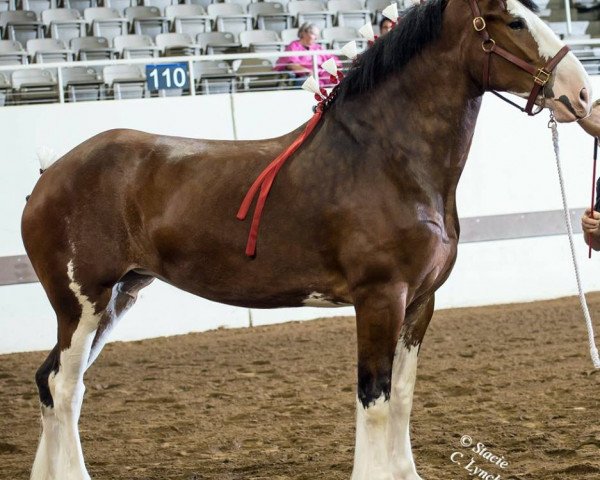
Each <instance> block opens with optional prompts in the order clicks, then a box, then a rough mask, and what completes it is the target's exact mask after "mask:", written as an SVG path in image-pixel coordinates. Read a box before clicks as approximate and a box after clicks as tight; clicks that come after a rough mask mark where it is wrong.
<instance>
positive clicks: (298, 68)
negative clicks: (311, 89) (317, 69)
mask: <svg viewBox="0 0 600 480" xmlns="http://www.w3.org/2000/svg"><path fill="white" fill-rule="evenodd" d="M296 45H297V42H292V43H290V44H289V45H288V46H287V47H285V51H286V52H295V51H297V47H296ZM298 59H299V57H279V59H278V60H277V64H276V65H275V70H278V71H282V70H289V71H292V72H296V73H310V70H309V69H307V68H305V67H303V66H302V65H300V64H299V63H298Z"/></svg>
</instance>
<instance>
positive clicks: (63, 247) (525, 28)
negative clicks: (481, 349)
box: [22, 0, 591, 480]
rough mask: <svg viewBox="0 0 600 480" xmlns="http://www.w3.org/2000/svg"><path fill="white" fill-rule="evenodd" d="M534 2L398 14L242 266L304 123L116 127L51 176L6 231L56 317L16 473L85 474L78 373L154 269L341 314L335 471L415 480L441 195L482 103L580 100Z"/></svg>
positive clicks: (581, 78)
mask: <svg viewBox="0 0 600 480" xmlns="http://www.w3.org/2000/svg"><path fill="white" fill-rule="evenodd" d="M534 10H535V7H534V5H533V4H532V3H531V0H521V1H519V0H506V1H501V0H479V1H477V0H430V1H428V2H426V3H424V4H422V5H418V6H415V7H413V8H412V9H410V10H409V11H408V12H407V13H406V14H405V15H404V16H403V19H402V21H401V23H400V24H399V25H398V26H397V27H396V28H395V29H394V30H393V31H392V32H391V33H389V34H387V35H385V36H383V37H381V38H379V39H378V40H377V41H376V42H375V43H374V45H373V46H372V47H371V48H369V49H368V50H367V51H366V52H365V53H363V54H362V55H361V56H359V58H358V59H357V60H356V62H355V64H354V66H353V67H352V69H351V71H350V72H349V73H348V74H347V76H346V78H345V79H344V80H343V81H342V82H341V83H340V85H339V86H338V89H337V91H336V96H335V98H334V99H333V100H332V101H331V102H330V103H329V104H328V105H327V107H326V110H325V112H324V114H323V117H322V120H321V121H320V122H319V124H318V125H317V127H316V128H315V130H314V131H313V133H312V134H311V135H310V136H309V138H308V139H307V140H306V141H305V142H304V144H303V145H302V146H301V147H300V148H299V149H298V150H297V151H296V152H295V154H294V155H293V156H292V158H290V159H289V161H288V162H287V163H286V164H285V165H284V167H283V168H282V169H281V171H280V173H279V175H278V176H277V178H276V180H275V183H274V185H273V189H272V191H271V193H270V197H269V200H268V202H267V206H266V208H265V211H264V215H263V218H262V229H261V233H260V237H259V239H258V250H257V255H256V256H255V257H254V258H249V257H247V256H246V255H245V254H244V247H245V244H246V237H247V233H248V222H240V221H238V220H237V219H236V212H237V211H238V208H239V206H240V202H241V201H242V199H243V198H244V195H245V193H246V191H247V190H248V188H249V186H250V185H251V183H252V182H253V180H254V179H255V178H256V177H257V176H258V175H259V173H260V172H261V171H262V169H263V168H265V166H266V165H267V164H268V163H269V162H270V161H271V160H272V159H273V158H275V157H276V156H277V155H278V154H279V153H280V152H281V151H282V150H284V149H285V148H286V147H287V146H288V145H290V144H291V143H292V142H293V140H294V138H296V137H297V136H298V135H299V133H300V132H301V131H302V127H301V128H300V129H298V130H296V131H294V132H291V133H290V134H288V135H284V136H282V137H279V138H274V139H269V140H261V141H252V142H251V141H238V142H232V141H210V140H196V139H186V138H175V137H165V136H158V135H150V134H147V133H142V132H137V131H130V130H113V131H108V132H105V133H102V134H100V135H97V136H95V137H93V138H91V139H89V140H88V141H86V142H84V143H82V144H81V145H79V146H78V147H76V148H75V149H73V150H72V151H70V152H69V153H67V154H66V155H65V156H63V157H62V158H61V159H59V160H58V161H57V162H56V163H54V164H53V165H52V166H50V167H49V168H48V169H47V170H46V171H45V172H44V173H43V174H42V176H41V177H40V180H39V181H38V183H37V185H36V186H35V188H34V190H33V192H32V194H31V197H30V199H29V201H28V203H27V206H26V208H25V211H24V213H23V220H22V233H23V240H24V243H25V247H26V249H27V253H28V255H29V257H30V259H31V262H32V264H33V266H34V268H35V271H36V273H37V275H38V277H39V279H40V281H41V283H42V285H43V287H44V289H45V291H46V293H47V295H48V298H49V299H50V302H51V304H52V307H53V308H54V310H55V312H56V316H57V320H58V339H57V344H56V346H55V347H54V349H53V350H52V351H51V352H50V354H49V355H48V358H47V359H46V361H45V362H44V363H43V364H42V366H41V367H40V369H39V370H38V372H37V375H36V381H37V385H38V388H39V394H40V400H41V410H42V423H43V432H42V436H41V440H40V444H39V447H38V450H37V454H36V457H35V462H34V465H33V469H32V474H31V478H32V479H35V480H42V479H43V480H50V479H54V480H76V479H77V480H81V479H87V478H89V475H88V473H87V470H86V466H85V462H84V459H83V453H82V448H81V444H80V439H79V432H78V420H79V414H80V410H81V405H82V401H83V393H84V385H83V375H84V372H85V371H86V369H87V368H88V367H89V366H90V365H91V364H92V363H93V361H94V360H95V359H96V357H97V356H98V354H99V353H100V351H101V349H102V347H103V345H104V343H105V342H106V339H107V336H108V333H109V332H110V330H111V328H112V327H113V326H114V325H115V323H116V322H117V321H118V320H119V318H121V316H122V315H123V314H124V313H125V312H126V310H127V309H128V308H129V307H131V306H132V305H133V303H134V302H135V299H136V296H137V294H138V292H139V290H140V289H141V288H143V287H145V286H146V285H148V284H149V283H150V282H152V280H153V279H154V278H159V279H162V280H164V281H166V282H168V283H170V284H172V285H175V286H177V287H179V288H181V289H182V290H186V291H188V292H191V293H194V294H196V295H199V296H201V297H205V298H208V299H210V300H214V301H217V302H223V303H227V304H230V305H239V306H244V307H252V308H273V307H291V306H302V305H304V304H306V303H310V302H311V300H314V299H318V300H319V302H320V303H321V304H323V303H330V304H332V305H339V304H352V305H354V307H355V309H356V326H357V341H358V347H357V352H358V353H357V354H358V375H357V377H358V387H357V426H356V451H355V459H354V470H353V474H352V478H353V480H416V479H419V478H420V477H419V475H418V474H417V470H416V467H415V463H414V461H413V456H412V453H411V444H410V438H409V416H410V410H411V405H412V395H413V388H414V383H415V377H416V366H417V355H418V352H419V347H420V345H421V342H422V340H423V336H424V335H425V331H426V329H427V326H428V323H429V321H430V319H431V316H432V313H433V308H434V292H435V291H436V289H437V288H438V287H439V286H440V285H441V284H442V283H443V282H444V281H445V280H446V278H447V277H448V275H449V274H450V270H451V269H452V266H453V264H454V261H455V257H456V248H457V242H458V236H459V224H458V218H457V213H456V205H455V191H456V186H457V184H458V181H459V178H460V175H461V172H462V170H463V167H464V165H465V162H466V160H467V155H468V152H469V147H470V145H471V140H472V137H473V132H474V129H475V122H476V121H477V115H478V112H479V108H480V105H481V99H482V95H483V93H484V91H485V90H498V91H509V92H512V93H515V94H517V95H520V96H522V97H524V98H528V97H529V96H531V98H532V100H531V102H530V103H531V104H533V103H534V102H535V103H537V104H538V105H541V106H546V107H549V108H550V109H552V110H553V112H554V115H555V118H556V119H557V120H558V121H561V122H572V121H576V120H578V119H581V118H584V117H586V116H587V115H588V114H589V113H590V109H591V101H590V98H591V92H590V86H589V83H588V78H587V76H586V74H585V72H584V70H583V68H582V66H581V65H580V63H579V62H578V61H577V60H576V58H575V57H574V56H573V54H572V53H567V50H566V49H564V48H563V47H564V45H563V44H562V43H561V42H560V40H559V39H558V38H557V37H556V36H555V35H554V34H553V33H552V31H551V30H550V29H549V28H548V27H547V26H546V25H545V24H544V23H543V22H542V21H541V20H540V19H539V18H538V17H537V16H536V15H535V14H534ZM534 86H536V89H535V90H534V91H533V94H531V95H530V92H531V91H532V87H534ZM531 106H532V105H530V107H531ZM507 128H508V126H503V128H502V131H504V130H506V129H507ZM199 388H201V387H199ZM115 442H117V440H116V439H115Z"/></svg>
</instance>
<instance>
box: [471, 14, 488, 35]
mask: <svg viewBox="0 0 600 480" xmlns="http://www.w3.org/2000/svg"><path fill="white" fill-rule="evenodd" d="M485 27H486V24H485V20H484V19H483V17H475V18H474V19H473V28H474V29H475V30H476V31H477V32H481V31H483V30H484V29H485Z"/></svg>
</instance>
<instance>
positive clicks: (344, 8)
mask: <svg viewBox="0 0 600 480" xmlns="http://www.w3.org/2000/svg"><path fill="white" fill-rule="evenodd" d="M327 9H328V10H329V11H330V12H333V13H334V14H335V15H336V17H335V18H336V19H335V24H336V25H338V26H340V27H353V28H356V29H359V28H360V27H362V26H363V25H364V24H365V23H368V22H371V21H372V19H371V12H370V11H369V10H365V9H364V8H362V1H361V0H329V2H327Z"/></svg>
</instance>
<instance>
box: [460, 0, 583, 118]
mask: <svg viewBox="0 0 600 480" xmlns="http://www.w3.org/2000/svg"><path fill="white" fill-rule="evenodd" d="M459 3H460V4H461V5H462V6H463V7H462V8H464V3H463V2H459ZM467 3H468V4H469V5H470V8H469V7H467V10H469V13H470V17H471V18H470V22H469V25H468V26H465V29H468V30H469V31H468V32H467V33H466V35H467V36H468V37H467V38H468V41H469V45H470V47H469V49H468V51H469V53H467V55H468V57H469V58H468V61H469V63H470V65H471V69H472V71H473V75H474V77H475V78H476V79H477V81H479V82H481V83H482V86H483V87H484V88H485V89H487V90H500V91H506V92H510V93H514V94H516V95H518V96H520V97H523V98H529V97H530V96H531V95H532V94H531V92H532V91H533V89H534V87H535V88H536V90H535V91H534V93H533V96H531V102H530V103H531V107H533V102H534V101H535V104H536V105H539V106H545V107H548V108H550V109H551V110H552V111H553V112H554V115H555V118H556V120H558V121H559V122H572V121H575V120H578V119H581V118H583V117H586V116H587V115H589V113H590V111H591V108H592V101H591V94H592V92H591V87H590V84H589V81H588V77H587V74H586V73H585V70H584V68H583V66H582V65H581V63H579V61H578V60H577V58H576V57H575V55H573V53H572V52H567V51H566V49H565V50H562V49H563V47H564V44H563V43H562V42H561V40H560V39H559V38H558V37H557V36H556V35H555V34H554V32H552V30H551V29H550V27H549V26H548V25H546V24H545V23H544V22H543V21H542V20H541V19H540V18H539V17H538V16H537V15H536V14H535V13H534V12H533V9H534V8H535V6H534V4H533V3H532V1H531V0H521V1H519V0H479V1H478V0H467ZM488 61H489V64H487V62H488ZM486 64H487V65H486ZM486 69H487V70H486ZM482 72H483V73H482ZM488 72H489V73H488ZM486 84H487V85H486Z"/></svg>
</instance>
